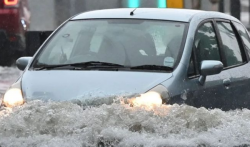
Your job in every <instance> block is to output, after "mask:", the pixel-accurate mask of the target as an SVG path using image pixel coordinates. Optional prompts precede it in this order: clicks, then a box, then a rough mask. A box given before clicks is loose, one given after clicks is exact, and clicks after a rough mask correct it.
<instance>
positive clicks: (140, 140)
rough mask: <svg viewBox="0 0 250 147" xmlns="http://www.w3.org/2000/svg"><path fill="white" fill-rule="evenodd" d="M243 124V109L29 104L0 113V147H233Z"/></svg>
mask: <svg viewBox="0 0 250 147" xmlns="http://www.w3.org/2000/svg"><path fill="white" fill-rule="evenodd" d="M249 120H250V111H249V110H246V109H244V110H235V111H229V112H223V111H221V110H219V109H214V110H207V109H204V108H199V109H197V108H194V107H190V106H186V105H181V106H180V105H173V106H160V107H155V108H154V109H153V110H150V111H148V110H145V109H144V108H142V107H130V106H129V105H126V104H117V103H114V104H111V105H101V106H98V107H89V108H86V109H85V110H84V109H82V107H80V106H79V105H77V104H73V103H70V102H42V101H32V102H29V103H28V104H25V105H24V106H22V107H18V108H14V109H13V110H2V111H1V113H0V128H1V129H0V146H3V147H5V146H14V147H15V146H60V147H64V146H90V147H92V146H93V147H96V146H97V144H98V143H99V144H104V145H113V146H121V147H124V146H125V147H132V146H144V147H154V146H155V147H161V146H199V145H200V146H201V145H203V146H237V145H238V146H239V145H244V144H247V143H249V142H250V138H249V137H248V136H249V135H250V121H249Z"/></svg>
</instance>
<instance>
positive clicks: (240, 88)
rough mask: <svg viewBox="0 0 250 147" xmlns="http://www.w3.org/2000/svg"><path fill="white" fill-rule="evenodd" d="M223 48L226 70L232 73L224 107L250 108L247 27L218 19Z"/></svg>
mask: <svg viewBox="0 0 250 147" xmlns="http://www.w3.org/2000/svg"><path fill="white" fill-rule="evenodd" d="M216 26H217V28H218V32H219V36H220V38H221V44H222V50H223V54H224V58H225V61H226V63H225V71H226V72H228V73H229V74H230V77H231V78H230V81H229V82H230V83H229V86H228V89H229V90H230V91H231V92H230V94H228V93H225V95H227V96H226V99H225V104H224V108H225V109H226V110H230V109H237V108H250V64H249V63H248V58H249V56H247V54H246V53H247V52H248V53H249V51H250V50H249V48H250V43H249V36H248V33H247V32H246V30H245V28H244V27H243V26H242V25H241V24H239V23H236V22H235V23H232V22H227V21H221V20H218V21H216Z"/></svg>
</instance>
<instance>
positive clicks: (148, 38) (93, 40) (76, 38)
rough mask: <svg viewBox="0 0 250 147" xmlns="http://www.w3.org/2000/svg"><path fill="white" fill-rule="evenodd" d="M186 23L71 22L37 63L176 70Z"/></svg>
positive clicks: (52, 40) (123, 20)
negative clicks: (106, 63)
mask: <svg viewBox="0 0 250 147" xmlns="http://www.w3.org/2000/svg"><path fill="white" fill-rule="evenodd" d="M185 28H186V23H181V22H171V21H153V20H129V19H100V20H84V21H83V20H79V21H71V22H68V23H67V24H66V25H65V26H64V27H63V28H61V29H60V30H59V31H58V32H57V33H56V34H55V35H54V36H53V37H52V39H51V40H50V41H49V42H48V44H47V45H46V46H45V47H44V48H43V50H42V52H41V54H40V55H39V57H38V59H37V60H38V61H37V63H40V64H46V65H59V64H69V63H79V62H88V61H100V62H108V63H116V64H121V65H126V66H140V65H159V66H168V67H174V65H175V63H176V61H177V58H178V55H179V53H180V52H181V51H182V50H181V49H180V48H181V42H182V40H183V38H185V37H184V36H185V35H186V34H185V31H184V30H185Z"/></svg>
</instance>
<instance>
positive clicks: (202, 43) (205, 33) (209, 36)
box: [194, 22, 221, 68]
mask: <svg viewBox="0 0 250 147" xmlns="http://www.w3.org/2000/svg"><path fill="white" fill-rule="evenodd" d="M194 50H195V54H196V58H197V62H198V68H199V67H200V66H201V62H202V61H203V60H217V61H220V60H221V58H220V52H219V45H218V41H217V37H216V33H215V29H214V27H213V24H212V22H206V23H204V24H202V25H201V26H200V27H199V28H198V30H197V32H196V35H195V40H194Z"/></svg>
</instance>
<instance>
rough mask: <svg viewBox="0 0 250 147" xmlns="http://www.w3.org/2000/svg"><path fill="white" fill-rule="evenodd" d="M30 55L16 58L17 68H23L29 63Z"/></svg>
mask: <svg viewBox="0 0 250 147" xmlns="http://www.w3.org/2000/svg"><path fill="white" fill-rule="evenodd" d="M31 59H32V57H21V58H19V59H17V60H16V65H17V68H18V69H19V70H22V71H23V70H24V69H25V68H26V66H27V65H28V64H29V62H30V61H31Z"/></svg>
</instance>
